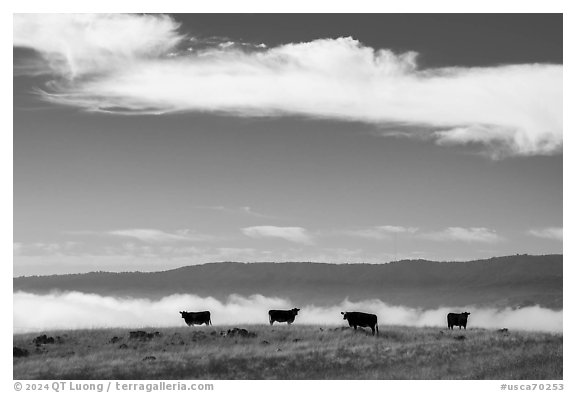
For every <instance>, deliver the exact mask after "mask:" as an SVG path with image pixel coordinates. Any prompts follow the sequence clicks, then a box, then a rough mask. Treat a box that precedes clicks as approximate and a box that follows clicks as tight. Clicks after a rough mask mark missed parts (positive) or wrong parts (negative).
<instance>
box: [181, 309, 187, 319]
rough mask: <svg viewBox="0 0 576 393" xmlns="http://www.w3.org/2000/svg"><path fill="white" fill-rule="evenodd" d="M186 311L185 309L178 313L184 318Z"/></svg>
mask: <svg viewBox="0 0 576 393" xmlns="http://www.w3.org/2000/svg"><path fill="white" fill-rule="evenodd" d="M187 314H188V313H187V312H186V311H180V315H182V318H186V315H187Z"/></svg>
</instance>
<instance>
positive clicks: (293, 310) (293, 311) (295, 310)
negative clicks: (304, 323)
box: [290, 308, 300, 315]
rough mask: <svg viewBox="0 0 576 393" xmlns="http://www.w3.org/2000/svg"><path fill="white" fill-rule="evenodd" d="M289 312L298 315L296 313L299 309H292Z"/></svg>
mask: <svg viewBox="0 0 576 393" xmlns="http://www.w3.org/2000/svg"><path fill="white" fill-rule="evenodd" d="M290 311H292V314H294V315H298V311H300V309H299V308H293V309H292V310H290Z"/></svg>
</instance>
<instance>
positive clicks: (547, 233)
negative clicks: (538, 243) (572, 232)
mask: <svg viewBox="0 0 576 393" xmlns="http://www.w3.org/2000/svg"><path fill="white" fill-rule="evenodd" d="M528 234H529V235H531V236H536V237H541V238H543V239H553V240H560V241H562V238H563V229H562V228H559V227H548V228H540V229H531V230H529V231H528Z"/></svg>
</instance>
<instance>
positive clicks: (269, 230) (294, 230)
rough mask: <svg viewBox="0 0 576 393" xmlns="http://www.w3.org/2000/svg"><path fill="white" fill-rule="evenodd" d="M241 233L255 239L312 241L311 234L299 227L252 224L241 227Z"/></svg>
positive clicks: (311, 242) (302, 242)
mask: <svg viewBox="0 0 576 393" xmlns="http://www.w3.org/2000/svg"><path fill="white" fill-rule="evenodd" d="M242 233H244V234H245V235H246V236H249V237H252V238H255V239H261V238H278V239H284V240H288V241H290V242H294V243H301V244H313V243H314V241H313V238H312V235H311V234H310V233H309V232H308V231H307V230H306V229H305V228H301V227H277V226H272V225H263V226H253V227H246V228H242Z"/></svg>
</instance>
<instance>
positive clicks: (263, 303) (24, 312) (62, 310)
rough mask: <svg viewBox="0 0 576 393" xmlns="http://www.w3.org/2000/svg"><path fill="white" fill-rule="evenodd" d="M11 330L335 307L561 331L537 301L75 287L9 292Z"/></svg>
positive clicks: (327, 317) (385, 319)
mask: <svg viewBox="0 0 576 393" xmlns="http://www.w3.org/2000/svg"><path fill="white" fill-rule="evenodd" d="M13 300H14V320H13V323H14V333H24V332H33V331H42V330H53V329H86V328H106V327H129V328H138V327H174V326H185V324H184V321H183V319H182V318H181V317H180V314H179V313H178V311H203V310H209V311H210V312H211V313H212V323H213V324H214V325H231V324H267V323H268V310H269V309H290V308H293V307H299V308H300V309H301V311H300V313H299V315H298V317H297V318H296V322H295V323H297V324H320V325H346V322H345V321H344V320H342V316H341V315H340V312H341V311H364V312H370V313H374V314H376V315H378V324H379V326H380V327H381V328H382V327H383V326H384V325H407V326H439V327H445V326H446V314H447V313H449V312H463V311H468V312H470V313H471V315H470V317H469V319H468V326H469V327H471V328H475V327H481V328H490V329H492V328H503V327H506V328H508V329H515V330H535V331H547V332H562V318H563V312H562V311H554V310H550V309H546V308H542V307H539V306H531V307H524V308H519V309H511V308H505V309H495V308H478V307H467V308H461V309H458V308H447V307H442V308H438V309H434V310H421V309H414V308H407V307H401V306H390V305H388V304H386V303H384V302H382V301H380V300H365V301H360V302H350V301H348V300H343V301H342V302H340V303H339V304H336V305H334V306H331V307H316V306H312V305H301V304H292V303H290V302H289V301H288V300H286V299H281V298H273V297H264V296H261V295H252V296H249V297H241V296H237V295H232V296H230V297H228V299H227V301H226V302H220V301H218V300H216V299H214V298H212V297H207V298H202V297H199V296H195V295H181V294H178V295H171V296H167V297H164V298H162V299H160V300H149V299H138V298H117V297H109V296H100V295H95V294H86V293H80V292H67V293H54V294H49V295H35V294H31V293H26V292H16V293H14V299H13Z"/></svg>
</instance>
